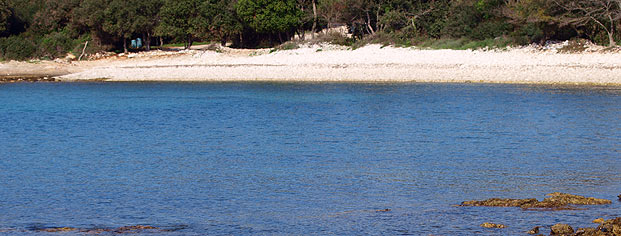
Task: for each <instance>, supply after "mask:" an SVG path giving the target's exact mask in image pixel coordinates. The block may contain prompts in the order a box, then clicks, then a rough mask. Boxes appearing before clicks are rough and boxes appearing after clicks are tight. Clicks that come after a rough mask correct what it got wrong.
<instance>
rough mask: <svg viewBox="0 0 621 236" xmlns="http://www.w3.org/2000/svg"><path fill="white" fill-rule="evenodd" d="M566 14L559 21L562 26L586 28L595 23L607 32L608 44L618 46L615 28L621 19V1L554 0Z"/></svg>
mask: <svg viewBox="0 0 621 236" xmlns="http://www.w3.org/2000/svg"><path fill="white" fill-rule="evenodd" d="M554 2H555V3H556V4H557V5H558V6H559V7H561V8H563V9H565V10H566V12H565V14H563V15H562V16H561V17H560V18H559V19H560V21H561V23H562V24H566V25H574V26H585V25H586V24H588V23H594V24H596V25H598V26H599V27H600V28H601V29H603V30H604V31H606V34H607V35H608V44H609V45H610V46H616V45H617V43H616V42H615V38H614V37H615V28H616V24H617V21H618V20H619V19H621V0H580V1H576V0H554Z"/></svg>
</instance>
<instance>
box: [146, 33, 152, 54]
mask: <svg viewBox="0 0 621 236" xmlns="http://www.w3.org/2000/svg"><path fill="white" fill-rule="evenodd" d="M145 43H146V44H147V51H151V33H150V32H149V33H147V38H146V42H145Z"/></svg>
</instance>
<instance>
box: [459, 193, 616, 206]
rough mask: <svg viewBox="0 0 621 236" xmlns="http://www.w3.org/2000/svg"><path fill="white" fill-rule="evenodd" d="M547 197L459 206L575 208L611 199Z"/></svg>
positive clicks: (469, 203) (486, 201)
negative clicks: (541, 199)
mask: <svg viewBox="0 0 621 236" xmlns="http://www.w3.org/2000/svg"><path fill="white" fill-rule="evenodd" d="M546 196H548V198H546V199H544V200H543V201H538V200H537V199H534V198H527V199H502V198H490V199H487V200H483V201H466V202H462V203H461V205H460V206H490V207H521V208H522V209H553V210H565V209H575V208H573V207H571V206H572V205H604V204H611V203H612V201H610V200H606V199H598V198H593V197H583V196H578V195H573V194H568V193H550V194H548V195H546Z"/></svg>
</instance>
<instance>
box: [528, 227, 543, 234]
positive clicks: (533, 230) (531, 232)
mask: <svg viewBox="0 0 621 236" xmlns="http://www.w3.org/2000/svg"><path fill="white" fill-rule="evenodd" d="M539 228H541V227H539V226H537V227H535V228H533V229H531V230H529V231H528V232H526V233H527V234H538V233H539Z"/></svg>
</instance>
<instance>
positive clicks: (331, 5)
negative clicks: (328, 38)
mask: <svg viewBox="0 0 621 236" xmlns="http://www.w3.org/2000/svg"><path fill="white" fill-rule="evenodd" d="M345 8H346V5H345V2H344V0H322V1H320V2H319V10H318V11H319V15H321V17H323V18H324V19H325V20H326V21H327V22H328V28H332V26H333V25H334V23H337V22H338V21H340V20H342V18H343V17H342V16H343V11H344V9H345Z"/></svg>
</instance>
